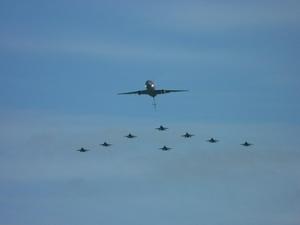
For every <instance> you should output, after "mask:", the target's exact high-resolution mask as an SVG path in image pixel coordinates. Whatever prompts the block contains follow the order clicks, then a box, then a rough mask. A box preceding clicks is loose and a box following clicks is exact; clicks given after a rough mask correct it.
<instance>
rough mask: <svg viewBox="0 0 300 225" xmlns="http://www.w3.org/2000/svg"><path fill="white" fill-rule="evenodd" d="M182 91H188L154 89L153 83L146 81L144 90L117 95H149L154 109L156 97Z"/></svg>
mask: <svg viewBox="0 0 300 225" xmlns="http://www.w3.org/2000/svg"><path fill="white" fill-rule="evenodd" d="M184 91H188V90H168V89H156V88H155V84H154V82H153V81H151V80H147V81H146V83H145V89H144V90H138V91H131V92H123V93H119V95H131V94H137V95H149V96H151V97H152V98H153V106H154V107H155V108H156V102H155V96H156V95H161V94H167V93H171V92H184Z"/></svg>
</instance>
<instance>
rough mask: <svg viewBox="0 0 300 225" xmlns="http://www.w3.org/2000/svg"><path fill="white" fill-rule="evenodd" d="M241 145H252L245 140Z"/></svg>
mask: <svg viewBox="0 0 300 225" xmlns="http://www.w3.org/2000/svg"><path fill="white" fill-rule="evenodd" d="M241 145H243V146H245V147H248V146H250V145H253V144H251V143H248V142H247V141H245V143H243V144H241Z"/></svg>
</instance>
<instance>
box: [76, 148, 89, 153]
mask: <svg viewBox="0 0 300 225" xmlns="http://www.w3.org/2000/svg"><path fill="white" fill-rule="evenodd" d="M76 151H79V152H87V151H90V150H89V149H85V148H80V149H78V150H76Z"/></svg>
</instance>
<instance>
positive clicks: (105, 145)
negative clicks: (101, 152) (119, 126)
mask: <svg viewBox="0 0 300 225" xmlns="http://www.w3.org/2000/svg"><path fill="white" fill-rule="evenodd" d="M101 145H102V146H103V147H109V146H111V144H108V143H107V142H104V143H103V144H101Z"/></svg>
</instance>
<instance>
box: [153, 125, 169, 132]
mask: <svg viewBox="0 0 300 225" xmlns="http://www.w3.org/2000/svg"><path fill="white" fill-rule="evenodd" d="M155 129H156V130H159V131H164V130H167V129H168V128H167V127H164V126H163V125H160V126H159V127H157V128H155Z"/></svg>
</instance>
